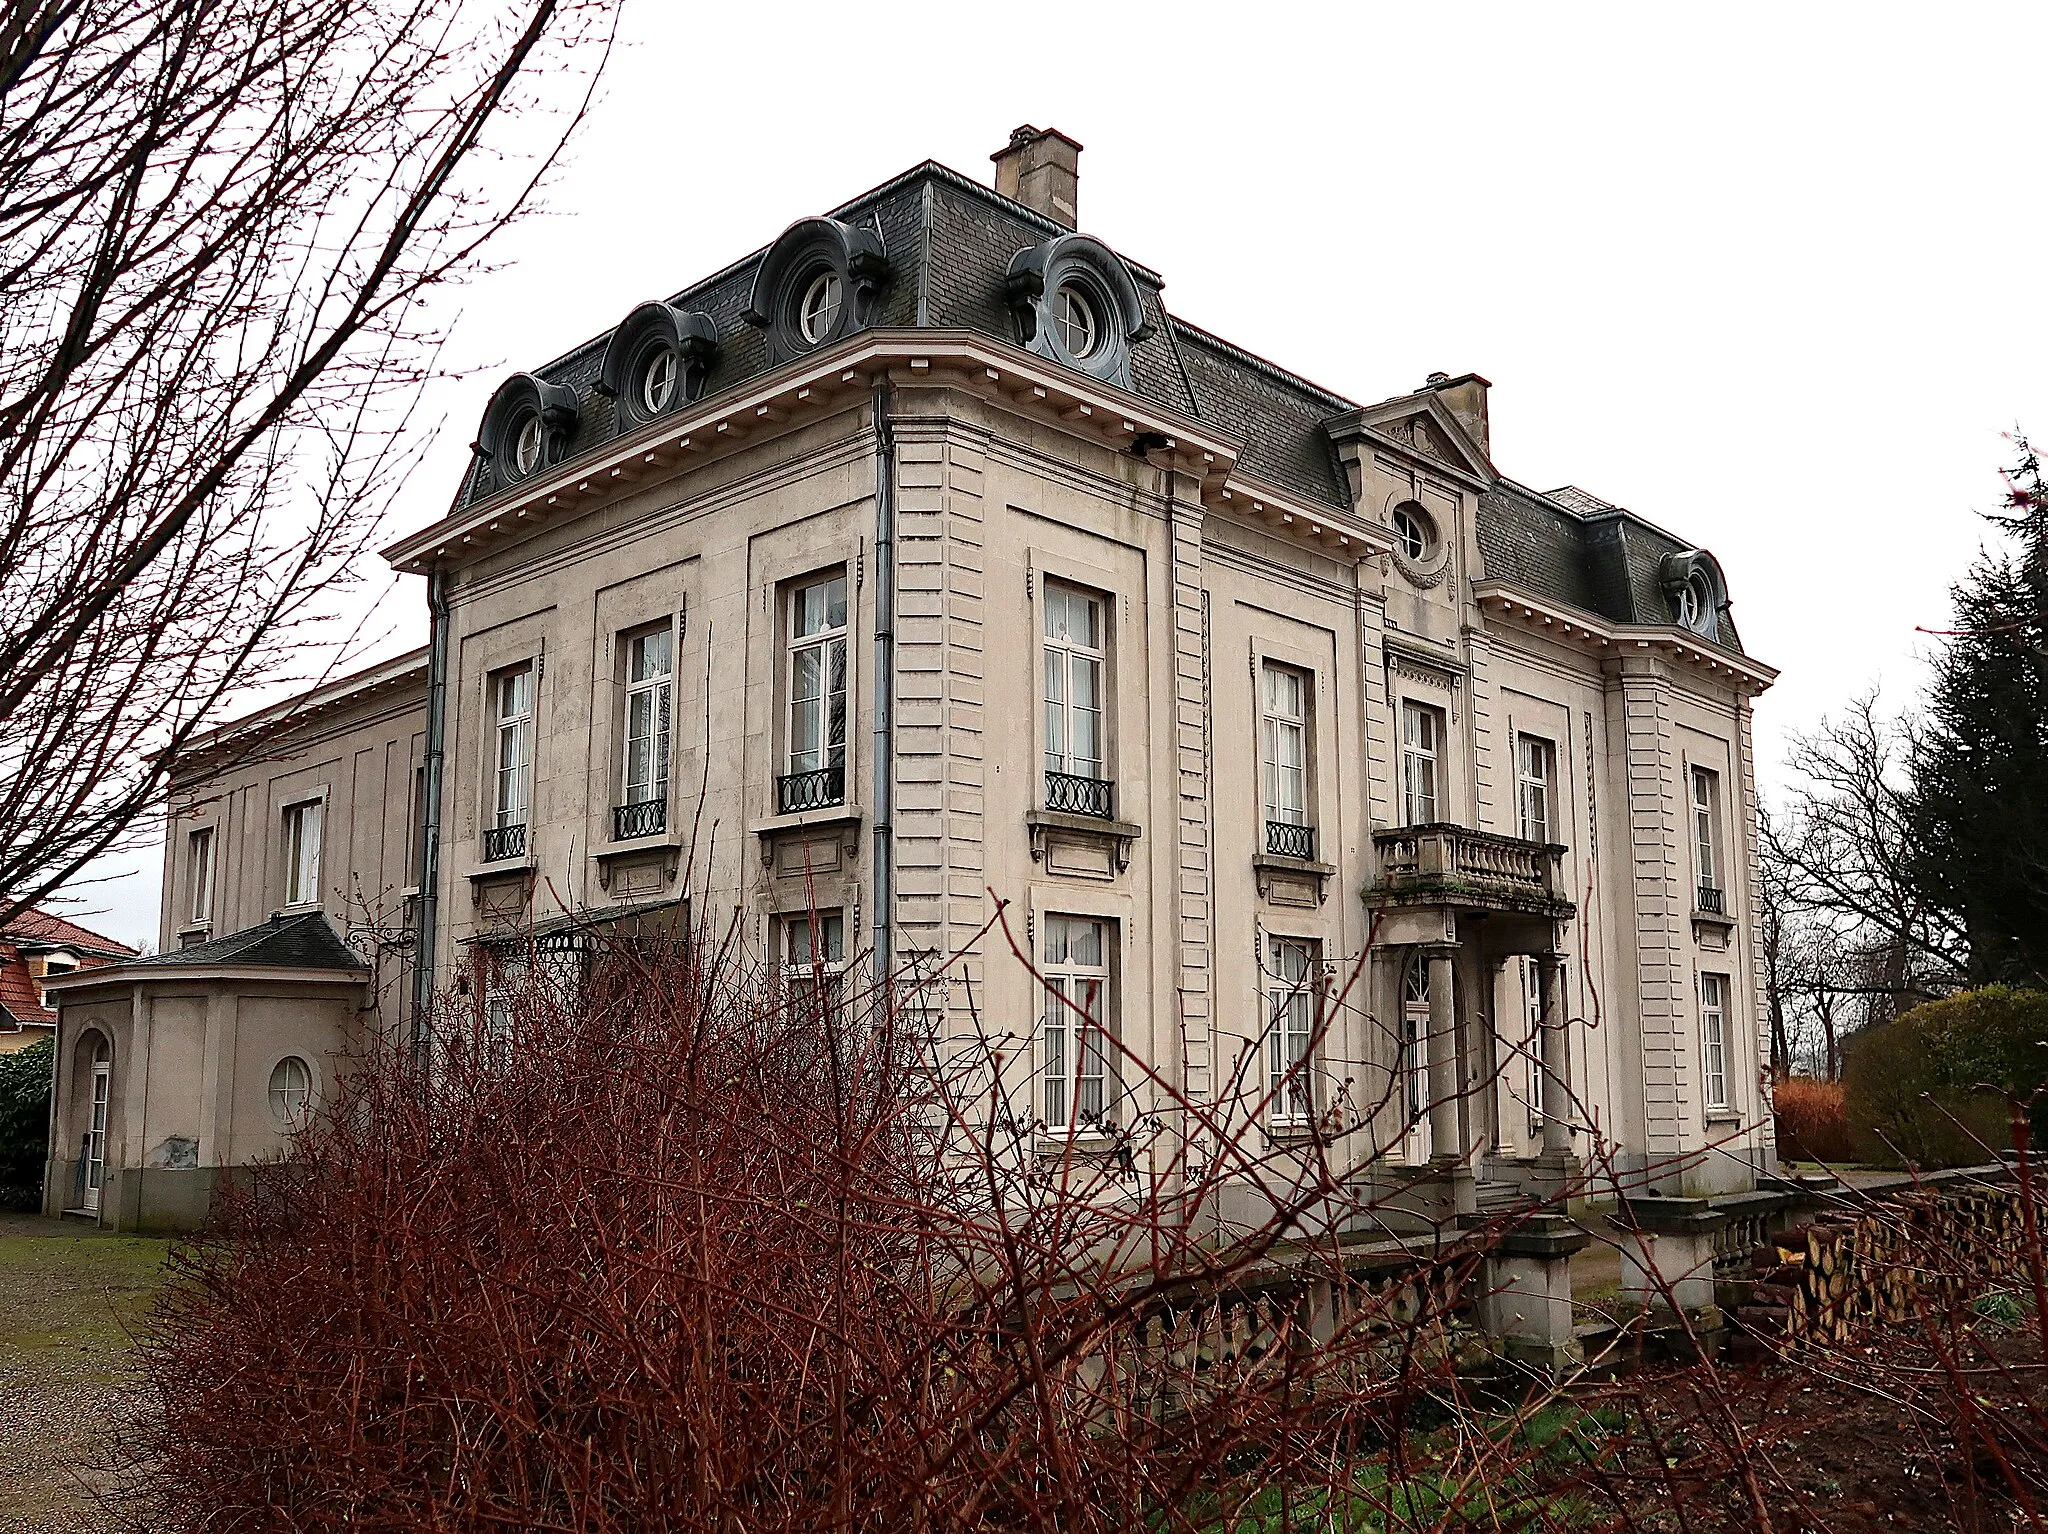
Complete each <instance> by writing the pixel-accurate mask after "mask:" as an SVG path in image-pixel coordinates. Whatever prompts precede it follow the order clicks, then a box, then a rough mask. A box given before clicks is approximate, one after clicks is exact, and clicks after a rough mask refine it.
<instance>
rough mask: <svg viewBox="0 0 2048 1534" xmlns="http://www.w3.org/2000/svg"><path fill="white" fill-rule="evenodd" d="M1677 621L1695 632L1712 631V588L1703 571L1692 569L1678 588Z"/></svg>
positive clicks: (1704, 632)
mask: <svg viewBox="0 0 2048 1534" xmlns="http://www.w3.org/2000/svg"><path fill="white" fill-rule="evenodd" d="M1678 622H1679V625H1680V626H1681V627H1683V628H1689V629H1691V630H1692V631H1693V632H1694V633H1695V634H1710V633H1712V632H1713V628H1714V588H1713V585H1712V583H1711V582H1709V581H1708V580H1707V577H1706V574H1705V572H1704V571H1700V570H1695V571H1693V573H1692V574H1691V575H1690V576H1688V577H1687V578H1686V582H1685V584H1684V585H1683V586H1681V587H1679V588H1678Z"/></svg>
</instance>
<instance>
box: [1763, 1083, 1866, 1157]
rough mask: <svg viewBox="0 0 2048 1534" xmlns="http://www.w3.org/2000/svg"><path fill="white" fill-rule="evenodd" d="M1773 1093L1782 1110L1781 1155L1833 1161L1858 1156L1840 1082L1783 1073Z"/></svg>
mask: <svg viewBox="0 0 2048 1534" xmlns="http://www.w3.org/2000/svg"><path fill="white" fill-rule="evenodd" d="M1771 1096H1772V1098H1773V1100H1774V1101H1775V1102H1776V1104H1777V1110H1778V1154H1779V1155H1781V1156H1787V1157H1791V1158H1793V1159H1795V1160H1799V1161H1825V1162H1829V1163H1831V1164H1839V1163H1842V1162H1846V1161H1850V1160H1852V1159H1854V1155H1855V1148H1854V1146H1853V1145H1852V1144H1851V1143H1850V1139H1849V1121H1848V1118H1847V1116H1846V1114H1845V1111H1844V1102H1843V1092H1842V1084H1841V1083H1840V1082H1839V1081H1821V1080H1819V1079H1818V1078H1816V1077H1812V1076H1781V1077H1779V1078H1778V1080H1777V1083H1776V1085H1775V1086H1774V1087H1773V1088H1772V1091H1771Z"/></svg>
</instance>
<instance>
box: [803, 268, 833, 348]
mask: <svg viewBox="0 0 2048 1534" xmlns="http://www.w3.org/2000/svg"><path fill="white" fill-rule="evenodd" d="M843 294H844V289H843V287H842V285H841V283H840V281H839V274H838V273H837V272H835V271H833V270H832V269H831V268H830V267H827V268H826V269H825V270H824V271H821V272H819V273H818V275H817V276H815V277H813V278H812V279H811V280H810V283H809V284H808V285H807V286H806V287H805V288H804V296H803V300H802V302H801V303H799V304H798V306H797V329H798V330H799V331H800V332H801V333H802V335H803V338H804V340H805V341H807V342H808V343H809V344H811V345H812V346H816V345H817V344H818V343H819V342H820V341H823V340H825V339H826V338H827V337H829V336H830V335H831V334H832V331H833V329H834V328H835V327H836V326H837V325H838V323H839V305H840V304H841V302H842V301H843Z"/></svg>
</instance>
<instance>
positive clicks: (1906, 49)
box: [81, 0, 2048, 941]
mask: <svg viewBox="0 0 2048 1534" xmlns="http://www.w3.org/2000/svg"><path fill="white" fill-rule="evenodd" d="M625 38H626V43H625V46H624V47H623V48H622V50H621V51H620V52H619V53H618V54H617V56H616V57H615V59H614V61H613V64H612V67H611V69H610V71H609V73H608V76H607V79H606V84H605V87H604V90H603V94H602V97H601V99H600V101H599V103H598V105H597V108H596V110H595V113H594V115H593V117H592V119H591V121H590V122H589V124H588V125H587V127H586V129H585V130H584V131H583V133H582V134H581V136H580V137H579V139H578V140H577V142H576V145H575V147H574V149H573V152H572V157H571V160H570V162H569V163H568V165H567V166H566V167H565V168H564V170H563V172H562V173H561V175H560V176H559V177H558V178H557V180H556V182H555V184H554V186H553V188H552V190H551V191H550V193H549V195H548V202H549V212H548V213H547V214H546V215H545V216H543V217H539V218H536V219H534V220H531V221H529V222H528V223H526V224H525V225H523V226H521V227H518V228H516V229H515V230H514V231H513V232H512V233H511V234H509V235H508V236H507V237H506V238H505V239H504V240H503V241H502V242H501V243H500V244H499V245H498V246H497V247H496V252H495V253H496V259H497V260H498V261H499V262H501V263H504V264H503V266H502V267H501V269H499V270H497V271H494V272H493V273H491V274H489V275H488V276H485V277H482V278H480V279H478V280H477V281H476V282H475V283H474V285H473V286H471V287H470V288H469V289H468V290H467V291H466V292H465V293H463V294H462V296H461V309H462V312H461V315H460V318H459V321H458V322H457V325H456V328H455V331H454V336H453V340H452V343H451V346H450V348H449V353H450V356H451V358H452V359H453V360H454V361H455V362H456V363H458V364H459V365H461V366H463V367H466V368H475V369H477V370H478V371H476V372H475V373H474V374H473V375H472V376H469V377H466V378H462V379H458V380H455V381H452V382H451V383H449V384H448V385H447V386H446V387H445V388H444V389H443V390H442V392H441V393H440V395H439V396H437V397H436V398H435V399H434V400H433V401H432V406H433V410H434V412H435V414H437V415H441V414H445V416H446V419H447V424H446V429H445V430H444V431H443V432H442V434H441V438H440V441H439V442H438V444H437V446H436V448H435V449H434V451H433V453H432V455H431V456H430V457H429V459H428V461H427V463H426V465H425V467H424V469H423V471H422V472H421V473H420V475H419V476H418V477H417V479H416V481H415V483H414V485H413V487H412V489H411V490H410V491H409V493H408V496H407V499H406V501H405V503H404V504H402V505H401V506H400V508H399V509H398V511H397V512H396V514H395V517H394V521H393V525H392V529H391V530H392V532H393V533H394V535H395V534H396V533H399V532H404V531H408V530H410V529H412V528H414V527H417V526H420V525H422V524H424V523H425V522H427V521H430V520H432V519H433V518H434V517H435V516H437V515H439V514H440V513H441V512H442V511H444V510H445V509H446V507H447V504H448V501H449V499H450V496H451V494H452V492H453V489H454V486H455V482H456V479H457V476H458V475H459V473H460V471H461V466H462V463H463V461H464V458H465V456H466V449H465V446H464V445H465V444H466V443H468V442H469V441H470V440H471V438H472V437H473V435H474V433H475V426H476V421H477V418H478V417H479V416H480V415H481V413H482V410H483V406H484V402H485V400H486V399H487V398H488V397H489V394H490V392H491V389H492V387H493V385H494V383H495V382H496V380H497V379H498V378H500V377H502V376H503V374H504V373H505V372H506V371H510V370H513V369H517V368H529V367H533V366H535V365H537V364H539V363H541V362H544V361H546V360H548V359H549V358H552V357H554V356H556V355H557V354H559V353H561V352H563V351H566V350H567V349H569V348H570V347H571V346H573V345H575V344H576V343H578V342H580V341H582V340H584V339H586V338H587V337H589V336H591V335H593V334H595V333H598V332H600V331H603V330H605V329H608V328H609V327H610V326H611V325H612V324H614V323H615V322H616V321H617V320H618V319H620V318H621V317H622V316H623V315H624V314H625V313H626V311H627V310H628V309H629V308H631V307H632V305H633V304H635V303H636V302H638V301H640V300H642V299H645V298H652V297H661V296H666V295H667V294H669V293H671V292H673V291H675V290H676V289H677V288H679V287H681V286H683V285H684V284H685V283H686V282H689V281H691V280H693V279H695V278H697V277H700V276H703V275H706V274H708V273H710V272H712V271H714V270H716V269H717V268H719V267H722V266H724V265H726V264H727V263H728V262H730V261H733V260H735V259H736V258H738V257H740V256H743V255H745V254H747V253H748V252H749V251H752V250H753V249H755V248H756V247H758V246H760V245H763V244H765V243H767V242H768V241H769V240H771V239H772V238H773V237H774V236H775V235H776V234H777V233H778V232H779V231H780V230H781V229H782V228H783V227H784V226H785V225H787V224H788V223H790V222H791V221H792V220H794V219H796V218H798V217H800V216H803V215H806V214H811V213H816V212H821V211H823V210H825V209H826V208H828V207H830V206H832V205H833V204H836V203H839V202H843V201H845V200H847V199H848V198H850V197H852V196H853V195H855V194H856V193H858V192H861V191H863V190H864V189H866V188H867V187H869V186H872V185H874V184H875V183H877V182H879V181H882V180H884V179H886V178H888V177H889V176H891V175H893V174H895V173H896V172H898V171H901V170H903V169H906V168H908V167H909V166H911V165H913V164H915V163H917V162H918V161H920V160H923V159H926V158H931V159H937V160H940V161H943V162H944V163H946V164H948V165H951V166H953V167H954V168H956V169H958V170H960V171H963V172H965V173H966V174H968V175H970V176H974V177H976V178H978V179H982V180H988V179H990V175H991V167H990V165H989V161H988V156H989V154H990V153H991V152H992V151H994V150H995V149H997V148H998V147H1000V146H1001V145H1002V143H1003V142H1004V141H1005V139H1006V138H1007V137H1008V134H1009V131H1010V129H1011V128H1013V127H1015V126H1016V125H1017V124H1019V123H1024V122H1030V123H1035V124H1038V125H1040V126H1047V125H1050V126H1055V127H1058V128H1060V129H1062V130H1063V131H1065V132H1067V133H1069V134H1071V135H1072V136H1073V137H1075V138H1077V139H1079V140H1080V141H1081V142H1082V143H1083V144H1084V145H1086V146H1087V147H1086V152H1085V153H1084V154H1083V155H1082V157H1081V191H1080V213H1081V220H1080V221H1081V227H1082V228H1083V229H1084V230H1086V231H1088V232H1090V233H1092V234H1096V235H1099V236H1101V237H1102V238H1103V239H1104V240H1106V241H1107V242H1108V243H1109V244H1110V245H1111V246H1113V247H1114V248H1116V249H1117V250H1119V251H1121V252H1123V253H1124V254H1126V255H1127V256H1129V257H1131V258H1132V259H1133V260H1136V261H1139V262H1141V263H1143V264H1145V265H1147V266H1150V267H1152V268H1153V269H1154V270H1156V271H1158V272H1160V273H1161V274H1163V275H1164V277H1165V279H1166V285H1167V286H1166V302H1167V305H1168V307H1169V308H1170V309H1172V310H1173V312H1175V313H1176V314H1179V315H1181V316H1183V317H1184V318H1186V319H1188V320H1190V321H1193V322H1194V323H1196V324H1199V325H1202V326H1205V327H1207V328H1208V329H1211V330H1214V331H1217V332H1219V333H1220V334H1222V335H1224V336H1226V337H1228V338H1230V339H1231V340H1233V341H1235V342H1237V343H1238V344H1239V345H1242V346H1245V347H1247V348H1249V349H1250V350H1252V351H1255V352H1258V353H1260V354H1261V355H1263V356H1265V357H1268V358H1270V359H1272V360H1273V361H1275V362H1277V363H1279V364H1280V365H1282V366H1284V367H1287V368H1289V369H1292V370H1293V371H1295V372H1297V373H1300V374H1302V375H1304V376H1306V377H1308V378H1310V379H1313V380H1315V381H1316V382H1318V383H1320V384H1323V385H1326V386H1327V387H1329V388H1331V389H1334V390H1336V391H1338V392H1340V393H1343V394H1346V395H1349V396H1351V397H1352V398H1354V399H1358V400H1361V401H1372V400H1378V399H1382V398H1385V397H1387V396H1389V395H1392V394H1397V393H1402V392H1405V391H1407V390H1409V389H1412V388H1415V387H1417V386H1419V385H1420V384H1421V383H1422V381H1423V379H1424V378H1425V377H1426V376H1427V375H1428V374H1429V373H1430V372H1432V371H1434V370H1437V369H1442V370H1444V371H1446V372H1449V373H1452V374H1457V373H1461V372H1468V371H1470V372H1479V373H1483V374H1485V375H1486V377H1488V378H1489V379H1491V380H1492V382H1493V393H1492V419H1493V448H1494V458H1495V461H1496V463H1497V464H1498V465H1499V466H1500V468H1501V469H1502V471H1503V472H1505V473H1507V474H1510V475H1512V476H1514V477H1515V478H1517V479H1519V480H1522V481H1523V482H1525V483H1528V484H1531V485H1534V486H1536V487H1538V488H1540V489H1548V488H1551V487H1553V486H1556V485H1562V484H1567V483H1570V484H1577V485H1581V486H1583V487H1585V488H1586V489H1588V490H1590V491H1592V492H1593V493H1595V494H1596V495H1599V496H1602V497H1604V498H1605V499H1607V500H1610V501H1613V502H1616V503H1618V504H1621V505H1624V506H1627V507H1630V508H1631V509H1633V510H1635V511H1637V512H1639V513H1641V514H1642V515H1644V516H1646V517H1648V518H1649V519H1651V520H1652V521H1654V522H1657V523H1659V524H1660V525H1662V526H1664V527H1666V528H1669V529H1670V530H1672V531H1673V532H1675V533H1677V534H1679V535H1681V536H1683V537H1685V538H1686V539H1688V540H1689V541H1691V542H1694V543H1697V544H1700V545H1702V546H1704V547H1707V548H1710V549H1712V550H1713V551H1714V552H1715V553H1716V554H1717V555H1718V556H1719V557H1720V559H1721V562H1722V564H1723V566H1724V568H1725V569H1726V571H1727V574H1728V579H1729V585H1730V592H1731V595H1732V597H1733V599H1734V603H1735V617H1736V621H1737V623H1738V624H1739V625H1740V627H1741V630H1742V635H1743V639H1744V642H1745V644H1746V646H1747V647H1748V649H1749V650H1750V651H1751V653H1752V654H1755V655H1757V656H1759V657H1761V658H1762V659H1764V660H1766V661H1768V662H1769V663H1771V664H1772V665H1775V666H1778V667H1780V668H1782V670H1783V672H1784V676H1783V678H1782V679H1781V680H1780V681H1779V683H1778V685H1777V686H1776V687H1775V688H1773V689H1772V690H1771V692H1770V693H1768V694H1767V695H1766V696H1765V697H1764V698H1763V699H1762V700H1761V702H1760V704H1759V707H1758V719H1759V727H1760V728H1759V758H1760V766H1761V767H1762V769H1763V771H1764V773H1765V775H1766V780H1767V782H1768V780H1769V779H1770V778H1771V777H1772V776H1773V775H1774V774H1775V772H1776V768H1777V764H1778V761H1779V759H1780V757H1781V755H1782V743H1783V739H1784V736H1785V732H1787V731H1788V730H1796V729H1800V728H1804V727H1808V726H1810V725H1811V724H1813V723H1814V722H1815V721H1816V720H1817V719H1818V718H1819V717H1820V716H1821V715H1822V714H1824V713H1826V712H1828V711H1830V710H1833V709H1837V708H1839V707H1840V705H1841V704H1842V702H1843V701H1844V700H1845V699H1847V698H1849V697H1850V696H1852V695H1854V694H1855V693H1857V692H1858V691H1860V690H1862V689H1864V688H1867V687H1869V686H1872V685H1873V684H1877V685H1881V686H1882V687H1883V689H1884V692H1885V693H1886V695H1887V696H1889V697H1890V698H1892V699H1893V700H1895V701H1897V702H1901V703H1903V702H1905V701H1906V700H1908V699H1909V698H1910V696H1911V694H1912V692H1913V691H1914V689H1915V688H1916V687H1917V686H1918V684H1919V681H1920V679H1921V664H1922V662H1921V657H1923V656H1924V654H1925V651H1926V646H1927V645H1928V644H1929V643H1930V641H1928V640H1927V639H1926V638H1925V637H1924V636H1921V635H1918V634H1916V633H1915V628H1916V626H1917V625H1926V626H1929V627H1940V626H1941V625H1942V623H1943V621H1944V619H1945V617H1946V615H1947V589H1948V587H1949V585H1950V584H1951V583H1952V582H1953V581H1954V580H1955V579H1956V578H1957V577H1958V576H1959V575H1960V574H1961V573H1962V572H1963V570H1964V569H1965V567H1966V566H1967V564H1968V562H1969V560H1970V557H1971V555H1972V554H1973V553H1974V551H1975V550H1976V548H1977V547H1978V545H1979V543H1980V542H1981V541H1982V537H1983V531H1984V530H1983V526H1982V524H1981V522H1980V521H1979V520H1978V517H1977V513H1979V512H1981V511H1983V510H1985V509H1988V508H1991V507H1993V506H1995V505H1996V504H1997V499H1998V495H1999V489H2000V485H1999V480H1998V476H1997V471H1998V469H1999V468H2000V467H2001V466H2002V465H2003V464H2005V463H2007V462H2008V461H2009V460H2010V457H2011V452H2010V449H2009V445H2008V444H2007V443H2006V442H2005V441H2004V440H2003V438H2002V435H2001V434H2002V433H2005V432H2009V431H2011V430H2013V429H2014V427H2015V426H2021V427H2028V428H2031V429H2032V430H2033V431H2035V432H2036V433H2037V434H2040V435H2041V436H2043V437H2048V379H2044V373H2043V369H2042V366H2041V359H2042V357H2043V356H2044V355H2048V351H2044V347H2043V344H2042V342H2043V336H2042V320H2041V261H2042V254H2043V252H2044V250H2048V239H2044V234H2048V188H2044V186H2043V182H2042V176H2041V165H2042V160H2041V149H2042V144H2041V137H2040V133H2041V128H2040V124H2041V117H2040V111H2039V96H2038V73H2037V72H2038V68H2039V64H2040V61H2041V59H2042V58H2043V57H2048V6H2044V5H2042V4H2040V3H2039V0H2035V3H2032V4H2027V5H1990V4H1983V5H1949V6H1939V7H1936V6H1918V7H1907V6H1903V5H1899V6H1872V5H1869V4H1859V5H1840V6H1834V5H1827V6H1822V5H1788V4H1784V3H1782V0H1780V3H1778V4H1773V5H1758V6H1743V5H1725V4H1724V5H1718V6H1712V7H1705V6H1698V7H1685V8H1681V7H1677V6H1646V5H1641V4H1630V5H1618V6H1591V5H1563V4H1549V5H1542V6H1532V5H1527V4H1501V5H1494V4H1485V3H1478V0H1466V3H1463V4H1459V5H1456V6H1415V5H1411V4H1402V5H1383V4H1348V5H1343V6H1332V7H1329V8H1328V9H1327V10H1318V9H1314V8H1308V7H1290V6H1284V5H1274V4H1263V5H1257V6H1232V7H1228V8H1225V7H1213V8H1201V7H1193V6H1188V5H1185V4H1181V5H1172V6H1159V7H1140V6H1119V5H1115V4H1108V3H1097V4H1092V5H1087V6H1061V5H1046V6H1042V7H1039V8H1036V9H1025V10H1019V9H1017V8H1016V7H1014V6H1005V7H993V6H990V7H968V6H961V5H957V4H954V5H932V6H912V5H900V4H899V5H892V6H889V7H885V8H883V9H882V10H880V11H875V10H864V11H849V10H847V9H846V8H845V7H844V6H841V5H833V6H825V5H813V4H796V3H787V0H785V3H780V4H776V5H772V6H771V5H760V4H757V5H753V6H744V7H734V8H727V7H697V6H682V5H677V4H673V3H671V0H627V9H626V22H625ZM373 563H376V564H377V567H378V568H377V571H376V572H375V578H374V579H373V581H372V582H371V585H372V586H373V587H375V588H383V587H388V586H392V585H393V584H394V582H393V581H392V579H391V578H390V577H388V576H387V575H385V574H383V573H382V570H381V562H375V561H373ZM419 586H420V583H419V582H418V581H417V580H411V579H408V580H407V581H405V582H403V583H401V584H398V585H397V589H396V591H395V593H393V594H391V595H389V596H388V597H387V598H386V599H385V600H384V601H383V603H382V604H381V607H380V609H379V615H378V618H377V620H376V621H377V624H378V629H377V631H378V632H379V633H381V634H383V636H384V637H383V641H382V645H381V651H382V652H387V653H388V652H392V651H396V650H399V649H402V648H405V647H407V646H409V645H412V644H417V643H420V642H422V641H423V639H424V634H425V621H424V598H423V597H422V596H421V594H420V591H419ZM120 866H122V867H128V866H132V867H133V868H134V869H135V871H134V872H133V873H132V874H129V875H127V876H125V877H121V878H118V879H113V880H110V881H108V882H103V883H101V884H99V885H97V886H96V887H94V888H93V889H91V890H88V891H82V892H81V893H82V894H83V895H84V896H85V900H86V908H87V909H88V910H97V911H98V912H99V913H100V914H99V915H98V916H97V917H95V918H92V919H93V920H95V921H96V924H97V925H99V926H101V927H102V928H104V929H106V930H108V931H111V932H113V933H114V934H116V935H118V936H121V937H125V938H127V939H129V940H131V941H135V940H141V939H149V940H153V939H154V936H155V932H156V926H157V922H156V899H157V869H156V865H155V860H154V857H153V856H138V857H135V858H132V859H127V860H123V863H122V864H121V865H120ZM114 871H115V870H114V869H112V868H110V869H109V870H108V872H114Z"/></svg>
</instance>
